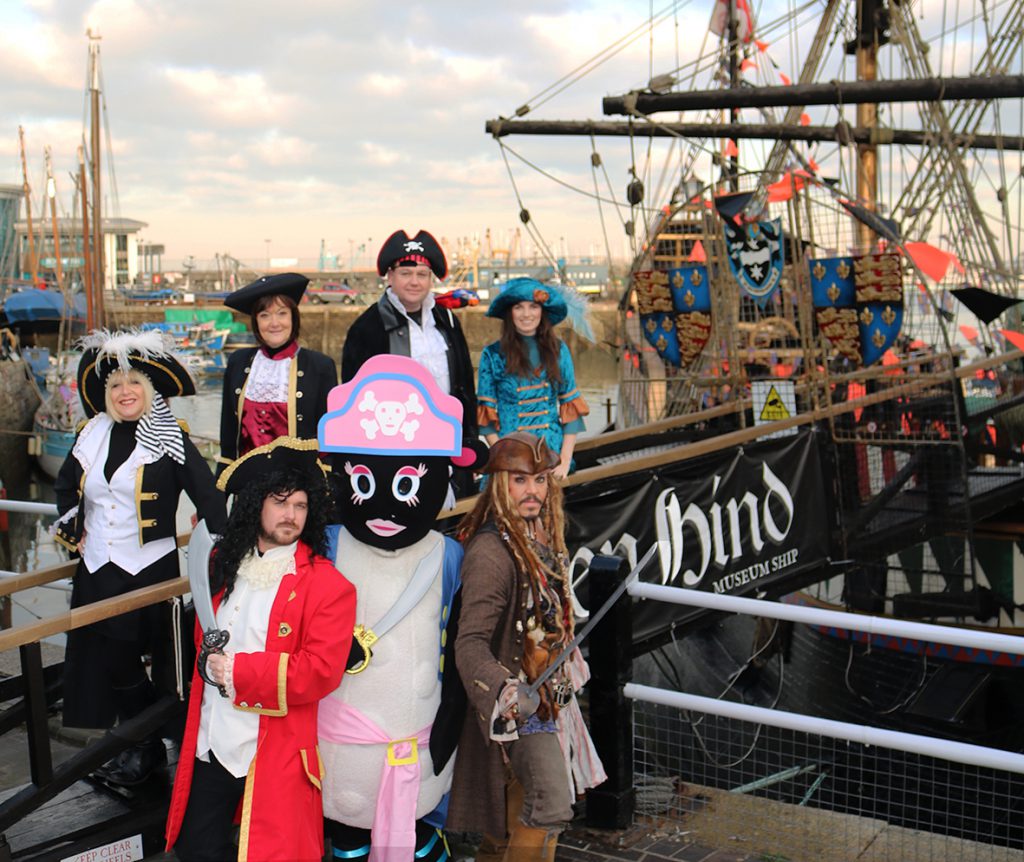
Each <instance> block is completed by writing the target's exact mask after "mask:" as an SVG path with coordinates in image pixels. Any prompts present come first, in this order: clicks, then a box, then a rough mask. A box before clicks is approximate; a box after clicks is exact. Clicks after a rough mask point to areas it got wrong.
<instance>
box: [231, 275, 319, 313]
mask: <svg viewBox="0 0 1024 862" xmlns="http://www.w3.org/2000/svg"><path fill="white" fill-rule="evenodd" d="M308 284H309V279H308V278H306V276H304V275H299V273H297V272H281V273H278V274H277V275H265V276H263V277H262V278H257V279H256V281H254V282H253V283H252V284H247V285H246V286H245V287H242V288H239V289H238V290H236V291H235V292H234V293H232V294H231V296H229V297H228V298H227V299H225V300H224V304H225V305H226V306H227V307H228V308H233V309H235V311H240V312H242V313H243V314H252V307H253V306H254V305H255V304H256V300H258V299H262V298H263V297H264V296H278V295H281V294H283V295H284V296H289V297H291V298H292V299H294V300H295V304H296V305H298V304H299V303H300V302H302V294H304V293H305V292H306V285H308Z"/></svg>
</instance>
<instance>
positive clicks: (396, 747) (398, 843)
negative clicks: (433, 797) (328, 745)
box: [318, 697, 433, 862]
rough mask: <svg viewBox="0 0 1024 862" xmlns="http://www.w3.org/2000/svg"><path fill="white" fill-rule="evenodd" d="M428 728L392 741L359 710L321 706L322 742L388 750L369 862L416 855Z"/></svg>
mask: <svg viewBox="0 0 1024 862" xmlns="http://www.w3.org/2000/svg"><path fill="white" fill-rule="evenodd" d="M431 727H433V724H428V725H427V726H426V727H425V728H423V730H421V731H419V733H417V734H416V735H415V736H413V737H409V738H407V739H391V737H389V736H388V735H387V734H386V733H384V731H383V730H381V729H380V728H379V727H378V726H377V725H376V724H374V723H373V722H372V721H370V719H368V718H367V717H366V716H365V715H363V714H362V713H361V712H360V711H359V710H358V709H356V708H355V707H352V706H349V704H347V703H344V702H343V701H341V700H339V699H338V698H336V697H325V698H324V699H323V700H322V701H320V717H319V726H318V732H319V735H320V738H321V739H324V740H327V741H328V742H334V743H338V744H341V745H386V746H387V756H386V759H385V761H384V769H383V771H382V773H381V778H380V789H379V790H378V791H377V808H376V811H374V814H373V826H372V827H371V829H370V860H369V862H409V860H410V859H411V858H412V854H413V851H414V850H415V849H416V800H417V798H418V797H419V790H420V758H419V747H420V746H421V745H429V744H430V728H431Z"/></svg>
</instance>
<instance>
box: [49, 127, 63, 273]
mask: <svg viewBox="0 0 1024 862" xmlns="http://www.w3.org/2000/svg"><path fill="white" fill-rule="evenodd" d="M46 197H47V198H48V199H49V201H50V228H51V230H52V231H53V261H54V263H53V271H54V274H55V275H56V277H57V290H63V289H64V267H63V265H62V263H61V259H60V228H59V227H58V225H57V181H56V180H55V179H54V178H53V157H52V154H51V152H50V148H49V147H47V148H46Z"/></svg>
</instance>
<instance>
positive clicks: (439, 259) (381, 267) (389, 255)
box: [377, 230, 448, 279]
mask: <svg viewBox="0 0 1024 862" xmlns="http://www.w3.org/2000/svg"><path fill="white" fill-rule="evenodd" d="M417 257H419V258H422V259H423V260H424V261H426V262H427V264H428V265H429V266H430V269H431V270H432V271H433V273H434V275H436V276H437V277H438V278H440V279H444V277H445V276H447V275H448V261H447V260H446V259H445V256H444V251H442V250H441V246H440V245H439V244H438V242H437V240H436V239H434V238H433V237H432V236H431V235H430V234H429V233H427V232H426V231H425V230H421V231H420V232H419V233H418V234H416V236H414V237H413V238H412V239H409V234H407V233H406V232H405V231H404V230H396V231H395V232H394V233H393V234H391V236H389V237H388V238H387V239H386V240H385V241H384V245H382V246H381V247H380V253H379V254H378V255H377V274H378V275H385V274H386V273H387V271H388V270H389V269H391V267H393V266H394V265H395V264H396V263H398V262H399V261H402V260H414V259H415V258H417Z"/></svg>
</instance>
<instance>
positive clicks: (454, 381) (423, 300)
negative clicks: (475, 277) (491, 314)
mask: <svg viewBox="0 0 1024 862" xmlns="http://www.w3.org/2000/svg"><path fill="white" fill-rule="evenodd" d="M377 272H378V273H379V274H380V275H381V276H383V277H384V278H386V279H387V283H388V287H387V290H385V292H384V296H382V297H381V298H380V300H378V301H377V303H375V304H374V305H372V306H371V307H370V308H368V309H366V311H364V312H363V313H362V314H361V315H359V317H358V318H357V319H356V321H355V322H354V323H353V324H352V326H351V327H349V331H348V335H347V336H346V337H345V346H344V348H342V351H341V382H342V383H347V382H348V381H349V380H351V379H352V378H353V377H355V375H356V372H357V371H358V370H359V368H360V367H361V366H362V364H363V363H364V362H365V361H366V360H367V359H369V358H370V357H371V356H376V355H377V354H380V353H394V354H398V355H400V356H410V357H412V358H413V359H415V360H416V361H417V362H419V363H420V364H421V365H423V366H425V367H426V368H427V370H428V371H429V372H430V374H431V376H432V377H433V378H434V379H435V380H436V381H437V383H438V385H439V386H440V388H441V389H442V390H443V391H444V392H447V393H448V394H449V395H454V396H455V397H456V398H458V399H459V401H461V402H462V417H463V419H462V432H463V437H464V438H470V439H475V438H476V437H477V436H478V433H479V429H478V425H477V415H476V387H475V386H474V384H473V362H472V360H471V359H470V357H469V347H468V345H467V344H466V337H465V335H463V334H462V327H461V326H459V321H458V320H457V319H456V317H455V315H454V314H453V313H452V312H451V310H450V309H447V308H441V307H440V306H438V305H437V304H435V302H434V295H433V293H432V291H431V287H432V286H433V279H434V276H437V278H438V279H443V278H444V277H445V276H447V274H448V262H447V261H446V260H445V256H444V251H443V250H442V249H441V246H440V245H439V244H438V242H437V240H436V239H434V237H432V236H431V235H430V234H429V233H427V231H425V230H421V231H420V232H419V233H417V234H416V236H415V237H413V238H412V239H410V238H409V235H408V234H407V233H406V232H405V231H404V230H399V231H395V233H393V234H392V235H391V236H390V237H388V239H387V241H386V242H385V243H384V245H383V246H382V247H381V250H380V253H379V254H378V255H377ZM460 474H462V475H460ZM454 485H455V491H456V493H457V495H458V496H463V495H464V494H468V493H472V492H473V490H474V489H473V488H472V476H471V475H469V474H468V473H467V472H466V471H456V476H455V481H454Z"/></svg>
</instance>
